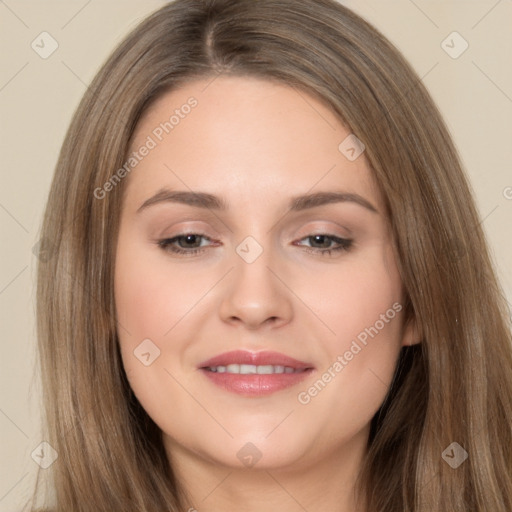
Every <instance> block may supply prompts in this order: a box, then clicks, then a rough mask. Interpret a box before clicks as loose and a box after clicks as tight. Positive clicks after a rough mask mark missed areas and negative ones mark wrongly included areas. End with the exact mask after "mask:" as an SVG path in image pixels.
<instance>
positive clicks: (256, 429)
mask: <svg viewBox="0 0 512 512" xmlns="http://www.w3.org/2000/svg"><path fill="white" fill-rule="evenodd" d="M191 96H193V97H194V98H196V99H197V102H198V103H197V106H196V107H195V108H193V109H191V111H190V113H189V114H188V115H186V116H184V117H183V118H182V119H181V118H180V122H179V124H178V125H176V126H175V127H174V129H173V130H172V131H170V133H169V134H164V137H163V138H162V141H158V144H157V145H156V147H155V148H154V149H152V150H151V151H150V152H149V154H148V155H147V156H145V157H144V158H143V159H142V161H141V162H140V163H138V164H137V166H136V167H135V168H134V169H133V170H132V171H131V173H130V174H129V175H128V176H127V177H126V178H125V180H127V182H126V183H124V184H123V185H126V189H125V191H124V203H123V208H122V212H121V224H120V231H119V238H118V245H117V255H116V266H115V300H116V308H117V314H118V320H119V323H120V325H122V326H123V327H124V329H120V330H119V341H120V347H121V353H122V358H123V364H124V368H125V370H126V373H127V376H128V379H129V382H130V385H131V387H132V388H133V390H134V392H135V394H136V396H137V398H138V399H139V401H140V403H141V404H142V406H143V407H144V409H145V410H146V411H147V413H148V414H149V415H150V416H151V418H152V419H153V420H154V421H155V423H156V424H157V425H158V426H159V427H160V428H161V429H162V431H163V434H164V443H165V447H166V451H167V454H168V457H169V458H170V460H171V462H172V465H173V468H174V471H175V473H176V475H177V477H178V480H179V481H180V482H182V485H183V488H184V490H185V492H186V494H187V498H186V500H187V501H186V503H185V505H186V508H185V510H188V508H189V507H190V508H192V507H195V508H196V509H197V510H199V511H218V510H240V511H247V512H252V511H259V512H260V511H261V510H281V511H284V512H287V511H294V512H295V511H303V510H304V509H307V510H308V511H316V510H318V511H320V510H339V511H341V512H343V511H355V510H361V509H360V508H359V509H358V508H356V505H355V504H354V500H353V490H354V484H355V477H356V475H357V471H358V469H359V468H360V465H361V460H362V458H363V457H364V454H365V449H366V443H367V438H368V433H369V423H370V420H371V418H372V417H373V415H374V414H375V412H376V411H377V410H378V408H379V407H380V405H381V404H382V402H383V400H384V398H385V396H386V393H387V391H388V388H389V385H390V383H391V380H392V376H393V372H394V369H395V365H396V361H397V357H398V355H399V352H400V349H401V347H402V346H403V345H408V344H412V343H415V342H416V341H417V340H418V336H417V333H416V331H415V326H414V323H409V324H407V327H404V325H403V324H404V321H403V320H404V318H403V311H401V312H399V313H397V314H396V316H394V318H393V319H392V320H389V321H388V322H387V323H384V327H383V328H382V329H380V330H379V331H378V334H377V335H375V336H374V337H373V338H368V342H367V345H366V346H364V347H363V348H362V350H360V351H359V352H358V353H357V354H356V355H354V356H353V358H352V359H351V360H350V361H347V364H346V365H345V366H344V367H343V370H342V371H339V372H337V373H336V372H335V375H336V376H335V377H334V378H332V379H331V381H330V382H329V383H328V384H327V385H326V386H325V387H324V388H323V389H322V390H321V391H320V392H318V393H317V394H316V396H314V397H312V398H311V400H310V401H309V402H308V403H300V402H299V400H298V394H299V393H300V392H304V391H305V390H306V391H307V390H308V388H310V387H311V386H312V385H313V384H314V383H315V382H316V381H317V380H318V379H319V378H321V377H322V374H324V372H326V371H327V370H328V368H329V367H331V368H332V366H333V363H334V362H335V361H336V360H337V358H338V356H340V355H343V354H344V353H345V352H346V351H347V350H349V349H350V346H351V343H352V342H353V341H354V340H356V339H357V336H358V335H359V334H360V333H361V332H362V331H364V330H365V328H369V327H370V326H374V325H375V323H376V321H377V320H379V318H381V316H380V315H382V314H385V313H386V311H387V310H389V309H390V308H392V305H393V304H394V303H398V304H403V303H404V298H405V296H404V291H403V287H402V283H401V280H400V275H399V273H398V269H397V265H396V261H395V256H394V251H393V242H392V239H391V236H390V233H389V231H388V228H387V223H386V218H385V215H384V203H383V198H382V197H381V195H380V193H379V190H378V188H377V187H376V185H375V183H374V181H373V177H372V174H371V171H370V169H369V167H368V163H367V161H366V159H365V156H364V153H363V154H362V155H361V156H360V157H359V158H357V159H356V160H354V161H350V160H349V159H347V158H346V157H345V155H344V154H342V152H340V150H339V149H338V146H339V144H340V143H341V142H342V141H343V140H344V139H345V138H346V137H347V136H348V135H349V134H350V131H349V130H348V129H347V128H345V127H344V126H343V125H342V124H341V123H340V121H339V120H338V119H337V117H336V116H335V115H334V113H333V112H332V111H331V110H330V109H329V108H328V107H327V106H326V105H324V104H323V102H321V101H319V100H318V99H315V98H314V97H312V96H310V95H307V94H306V93H304V92H300V93H299V92H298V91H297V90H295V89H293V88H291V87H287V86H285V85H280V84H276V83H272V82H270V81H266V80H261V79H256V78H248V77H225V76H224V77H218V78H217V79H215V80H213V81H212V79H211V78H210V79H205V80H203V79H201V80H196V81H192V82H189V83H188V84H186V85H185V86H182V87H181V88H180V89H178V90H174V91H172V92H170V93H167V94H166V95H164V96H162V97H161V98H160V99H159V100H158V101H157V102H156V103H154V104H153V106H152V107H151V108H150V109H149V110H148V111H147V112H146V113H145V115H144V116H143V117H142V119H141V120H140V122H139V124H138V126H137V129H136V132H135V136H134V139H133V141H132V146H131V151H136V150H137V148H140V146H141V145H142V144H144V142H145V141H146V140H147V137H148V135H149V136H151V135H152V133H154V132H153V131H154V130H155V128H156V127H158V126H159V125H160V123H162V122H163V121H165V120H167V119H169V115H170V113H172V112H173V111H174V110H175V109H176V108H180V106H182V105H183V104H185V103H186V102H187V100H188V98H190V97H191ZM152 137H153V138H154V139H155V141H157V139H156V137H155V136H154V135H153V136H152ZM162 187H168V188H171V189H173V190H174V189H175V190H185V191H190V190H193V191H202V192H208V193H211V194H215V195H218V196H222V197H223V198H224V200H225V201H226V202H227V203H228V205H229V207H228V210H227V211H225V212H221V211H215V210H213V209H204V208H198V207H193V206H189V205H184V204H178V203H171V202H161V203H158V204H154V205H153V206H149V207H147V208H145V209H143V210H142V211H140V212H138V213H137V209H138V208H139V207H140V206H141V205H142V203H143V202H144V201H146V200H147V199H148V198H149V197H151V196H152V195H153V194H155V193H156V192H157V191H159V190H160V189H161V188H162ZM334 190H337V191H338V190H343V191H345V192H350V193H353V194H358V195H360V196H362V197H363V198H365V199H366V200H367V201H369V202H370V203H371V204H372V205H373V206H374V207H375V208H376V210H377V212H372V211H370V210H368V209H366V208H364V207H362V206H360V205H358V204H355V203H353V202H343V203H341V202H340V203H332V204H327V205H322V206H318V207H315V208H312V209H309V210H305V211H300V212H291V211H289V209H288V202H289V200H290V198H291V197H292V196H296V195H300V194H305V193H312V192H319V191H334ZM183 232H186V233H196V234H197V233H198V234H202V235H205V236H206V237H208V238H209V239H205V238H199V239H196V245H195V246H194V245H192V247H196V246H199V245H200V246H201V249H203V252H202V253H199V254H195V255H192V256H186V255H179V254H173V253H171V252H169V250H167V251H166V250H164V249H163V248H161V247H159V245H158V243H157V242H158V241H159V240H162V239H166V238H167V239H168V238H172V237H175V236H177V235H179V234H182V233H183ZM312 234H328V235H332V236H337V237H340V238H349V239H353V245H352V247H351V248H350V249H349V250H348V251H339V252H335V251H333V252H332V253H331V255H328V254H320V252H316V253H314V252H308V250H309V251H312V250H314V249H315V248H316V249H317V250H320V249H323V248H325V247H327V248H334V247H337V246H338V244H337V243H336V242H335V241H332V240H329V239H327V241H323V242H322V241H320V242H318V241H316V242H315V239H311V238H308V237H310V236H311V235H312ZM247 236H251V237H253V238H254V239H255V240H256V241H257V242H258V243H259V245H260V246H261V248H262V249H263V252H262V254H261V255H260V256H259V257H258V258H257V259H256V260H255V261H254V262H252V263H247V262H246V261H245V260H244V259H242V258H241V257H240V256H239V254H238V253H237V252H236V248H237V246H238V245H239V244H240V243H241V242H242V241H243V240H244V239H245V238H246V237H247ZM197 240H198V241H197ZM210 240H211V241H210ZM193 243H194V242H192V244H193ZM188 244H189V245H187V241H186V240H183V239H182V240H181V242H175V243H174V246H175V247H176V246H178V247H180V248H182V249H184V250H187V247H191V242H188ZM188 250H191V249H188ZM251 250H253V249H251ZM148 338H149V339H150V340H151V341H152V343H154V345H155V346H157V347H158V348H159V350H160V356H159V357H158V358H156V359H155V360H154V362H152V363H151V364H150V365H149V366H145V365H144V364H142V363H141V361H140V360H139V359H138V358H137V357H135V356H134V350H136V349H137V347H138V346H139V345H140V343H141V342H142V340H144V339H148ZM359 345H361V344H360V343H359ZM234 349H246V350H249V351H254V352H257V351H261V350H273V351H277V352H281V353H283V354H286V355H289V356H291V357H294V358H296V359H299V360H301V361H306V362H309V363H311V365H312V366H314V367H315V370H314V372H313V373H312V374H311V375H310V376H309V377H308V378H307V380H305V381H303V382H301V383H300V384H298V385H297V386H293V387H291V388H288V389H285V390H281V391H278V392H276V393H274V394H271V395H269V396H265V397H245V396H240V395H237V394H234V393H231V392H229V391H225V390H223V389H220V388H219V387H217V386H215V385H214V384H212V383H211V382H210V381H209V379H207V378H206V377H205V376H204V375H203V374H202V373H201V371H200V370H198V365H199V363H201V362H202V361H205V360H206V359H208V358H210V357H213V356H215V355H218V354H221V353H223V352H226V351H230V350H234ZM249 442H250V443H252V444H253V445H254V446H255V447H256V449H257V452H258V453H259V454H260V455H261V458H260V460H258V462H257V463H256V464H255V465H254V466H252V467H248V466H246V465H244V464H243V463H242V462H241V460H240V459H239V457H238V456H237V453H239V451H240V450H241V449H242V448H243V447H244V446H246V444H247V443H249ZM244 449H245V450H248V448H247V447H246V448H244ZM242 453H245V452H242Z"/></svg>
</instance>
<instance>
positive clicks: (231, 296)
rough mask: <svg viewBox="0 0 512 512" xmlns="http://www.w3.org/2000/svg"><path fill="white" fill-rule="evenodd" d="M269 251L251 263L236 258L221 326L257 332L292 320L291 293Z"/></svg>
mask: <svg viewBox="0 0 512 512" xmlns="http://www.w3.org/2000/svg"><path fill="white" fill-rule="evenodd" d="M270 252H271V251H270V250H268V249H265V250H263V252H262V254H261V255H260V256H259V257H258V258H257V259H256V260H255V261H253V262H252V263H248V262H246V261H244V259H242V258H241V257H239V256H238V255H235V258H236V259H235V267H234V268H233V270H232V271H231V272H230V273H229V275H228V276H227V278H226V282H225V287H226V288H225V293H223V297H224V298H223V299H222V303H221V306H220V310H219V314H220V316H221V318H222V320H223V321H224V322H227V323H231V324H240V325H243V326H244V327H245V328H246V329H250V330H256V329H260V328H262V326H269V327H274V328H276V327H278V326H281V325H284V324H286V323H288V322H290V320H291V319H292V317H293V305H292V297H293V293H292V291H291V290H290V289H289V287H287V286H286V284H285V283H286V276H285V275H280V274H283V272H280V271H279V268H280V267H279V265H277V264H276V263H277V262H276V260H275V258H272V257H271V254H270Z"/></svg>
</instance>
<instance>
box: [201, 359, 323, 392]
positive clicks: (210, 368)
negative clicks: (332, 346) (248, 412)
mask: <svg viewBox="0 0 512 512" xmlns="http://www.w3.org/2000/svg"><path fill="white" fill-rule="evenodd" d="M198 369H199V370H201V371H202V372H203V373H204V375H205V376H206V377H208V378H209V380H210V381H211V382H213V383H214V384H216V385H217V386H220V387H222V388H224V389H226V390H228V391H231V392H234V393H237V394H240V395H244V396H262V395H267V394H270V393H274V392H276V391H279V390H282V389H285V388H288V387H290V386H293V385H296V384H298V383H299V382H300V381H302V380H303V379H304V378H306V377H307V376H308V375H309V374H310V373H311V372H313V371H314V367H313V365H312V364H310V363H307V362H304V361H299V360H297V359H295V358H293V357H289V356H286V355H284V354H280V353H278V352H269V351H263V352H249V351H245V350H235V351H232V352H226V353H224V354H220V355H218V356H215V357H212V358H211V359H208V360H207V361H203V362H202V363H200V364H199V366H198Z"/></svg>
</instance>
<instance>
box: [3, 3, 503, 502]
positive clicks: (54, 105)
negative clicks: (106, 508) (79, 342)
mask: <svg viewBox="0 0 512 512" xmlns="http://www.w3.org/2000/svg"><path fill="white" fill-rule="evenodd" d="M164 3H165V2H163V1H158V0H151V1H144V2H143V1H142V0H139V1H134V0H129V1H127V0H124V1H121V0H117V1H113V0H108V1H105V0H102V1H99V0H89V1H87V0H67V1H60V2H55V1H52V2H50V1H48V2H40V1H36V0H32V1H22V0H5V1H1V0H0V17H1V18H0V19H1V30H0V38H1V46H2V49H3V52H2V60H3V62H2V66H1V69H0V109H1V110H0V112H1V133H0V144H1V146H0V147H1V152H0V156H1V173H2V187H1V189H0V228H1V234H2V238H1V239H2V251H1V261H0V315H1V319H2V323H1V325H2V337H1V349H2V357H1V374H0V390H1V391H0V440H1V452H0V512H1V511H13V510H19V508H20V503H21V501H23V500H24V498H25V497H26V496H27V495H28V494H27V493H28V492H29V490H31V486H32V483H33V478H34V475H35V469H36V468H37V466H36V463H35V462H34V461H33V460H32V458H31V456H30V455H31V453H32V451H33V450H34V449H35V448H36V447H37V446H38V445H39V443H40V442H41V441H42V439H41V435H40V433H39V425H38V422H39V403H38V399H39V384H38V379H37V376H35V370H34V368H35V364H36V361H35V357H34V346H35V335H34V332H35V328H34V282H35V268H36V267H35V264H36V258H35V256H34V255H33V253H32V249H33V246H34V245H35V244H36V242H37V241H38V238H39V225H40V220H41V215H42V211H43V208H44V205H45V201H46V197H47V193H48V190H49V186H50V181H51V177H52V173H53V168H54V165H55V163H56V159H57V155H58V151H59V148H60V145H61V143H62V140H63V137H64V134H65V131H66V129H67V126H68V123H69V121H70V117H71V114H72V112H73V111H74V109H75V107H76V105H77V103H78V101H79V99H80V97H81V96H82V94H83V92H84V91H85V89H86V87H87V84H88V83H89V82H90V81H91V79H92V77H93V75H94V73H95V72H96V70H97V69H98V67H99V66H100V64H101V63H102V62H103V60H104V59H105V58H106V57H107V55H108V54H109V53H110V51H111V50H112V48H113V47H114V45H115V44H117V43H118V42H119V41H120V40H121V38H122V37H123V35H124V34H126V33H127V31H128V30H130V29H131V28H132V27H134V26H135V25H136V24H137V23H138V21H139V20H141V19H142V18H143V17H145V15H146V14H148V13H149V12H151V11H153V10H155V9H156V8H158V7H159V6H161V5H163V4H164ZM343 3H345V4H346V5H348V6H349V7H351V8H353V9H354V10H355V11H356V12H358V13H359V14H361V15H362V16H363V17H365V18H366V19H368V20H369V21H370V22H372V23H373V24H374V25H375V26H377V27H378V28H379V29H380V30H381V31H382V32H383V33H384V34H385V35H386V36H388V37H389V39H390V40H391V41H392V42H394V43H395V44H396V45H397V46H398V47H399V48H400V49H401V50H402V52H403V53H404V54H405V56H406V57H407V58H408V59H409V61H410V62H411V63H412V65H413V66H414V68H415V69H416V70H417V72H418V74H419V75H420V76H421V77H422V79H423V82H424V83H425V85H426V86H427V88H428V89H429V90H430V92H431V94H432V95H433V97H434V99H435V101H436V102H437V103H438V105H439V107H440V109H441V111H442V112H443V114H444V116H445V119H446V121H447V123H448V126H449V128H450V130H451V132H452V134H453V137H454V139H455V142H456V145H457V147H458V148H459V151H460V154H461V157H462V160H463V162H464V163H465V165H466V168H467V171H468V174H469V177H470V180H471V182H472V185H473V188H474V190H475V195H476V201H477V205H478V208H479V211H480V217H481V221H482V225H483V227H484V229H485V231H486V233H487V235H488V239H489V243H490V246H491V249H492V251H493V253H494V256H495V262H496V268H497V271H498V274H499V277H500V279H501V282H502V284H503V287H504V290H505V292H506V294H507V296H508V300H509V303H512V268H511V265H510V262H511V261H512V239H511V229H510V224H511V220H512V172H511V163H512V124H511V121H510V120H511V119H512V66H511V62H512V60H511V55H512V31H511V30H510V27H511V26H512V0H489V1H486V0H458V1H438V2H435V1H432V0H414V1H413V0H396V1H382V0H368V1H346V2H343ZM43 31H46V32H48V33H50V34H51V36H52V37H53V38H54V39H55V40H56V41H57V42H58V45H59V46H58V49H57V50H56V51H55V52H54V53H53V54H52V55H51V56H49V57H48V58H47V59H42V58H41V57H40V56H39V55H38V54H37V53H36V52H35V51H34V50H33V49H32V48H31V43H32V41H33V40H35V39H36V38H37V36H39V34H40V33H41V32H43ZM453 31H457V32H458V33H459V34H460V35H461V36H462V37H463V38H464V39H465V40H466V41H467V42H468V43H469V47H468V49H467V50H466V51H465V52H464V53H463V54H462V55H460V57H458V58H456V59H454V58H452V57H450V56H449V55H448V54H447V53H446V52H445V51H444V50H443V48H442V47H441V43H442V41H443V40H445V39H446V37H447V36H448V35H449V34H451V33H452V32H453ZM452 40H453V41H454V42H453V43H452V42H451V41H452ZM461 43H462V41H461V40H458V39H457V38H455V39H453V37H452V38H451V39H450V38H449V39H448V44H450V45H452V46H454V49H453V50H451V51H455V50H458V49H460V48H462V47H461V46H460V44H461Z"/></svg>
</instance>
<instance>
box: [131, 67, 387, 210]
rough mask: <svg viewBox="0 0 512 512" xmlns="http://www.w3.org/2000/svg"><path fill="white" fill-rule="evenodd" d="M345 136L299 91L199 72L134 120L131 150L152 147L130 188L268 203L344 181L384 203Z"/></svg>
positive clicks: (346, 133) (327, 110)
mask: <svg viewBox="0 0 512 512" xmlns="http://www.w3.org/2000/svg"><path fill="white" fill-rule="evenodd" d="M351 137H353V135H351V132H350V130H349V129H347V128H346V127H345V126H343V125H342V123H341V122H340V120H339V119H338V117H337V116H336V115H335V113H334V112H333V110H332V109H330V108H329V106H327V105H326V104H325V103H324V102H322V101H321V100H319V99H317V98H315V97H313V96H311V95H309V94H307V93H305V92H304V91H302V90H298V89H296V88H294V87H290V86H287V85H285V84H281V83H276V82H273V81H268V80H264V79H260V78H253V77H226V76H220V77H217V78H212V77H210V78H205V79H197V80H194V81H191V82H189V83H187V84H185V85H183V86H181V87H180V88H178V89H175V90H173V91H171V92H167V93H165V94H164V95H162V96H161V97H160V98H159V99H158V100H156V101H155V102H154V103H153V104H152V105H151V107H150V108H149V109H148V110H147V111H146V112H145V113H144V115H143V116H142V118H141V120H140V121H139V123H138V125H137V128H136V130H135V133H134V137H133V140H132V143H131V146H130V153H132V152H138V151H139V149H141V148H142V147H143V146H144V145H148V146H149V145H150V146H152V148H151V150H150V151H148V152H147V154H146V156H144V157H143V159H141V160H140V162H137V166H136V169H135V170H134V171H132V172H131V173H130V175H129V184H128V189H129V191H130V190H131V192H129V194H130V195H136V196H137V197H142V195H144V194H145V195H147V194H148V193H151V192H154V191H155V190H156V189H157V188H161V187H162V186H169V187H174V188H176V186H179V188H181V189H185V188H187V187H188V188H189V189H193V190H206V191H210V192H212V193H215V194H217V195H223V196H228V195H232V196H233V197H232V198H235V197H236V198H240V199H241V198H245V199H246V200H248V199H250V198H253V199H255V198H257V199H261V200H265V201H269V200H271V199H272V198H274V197H276V198H277V196H278V195H279V194H280V195H283V194H286V195H298V194H303V193H305V192H308V191H310V192H315V191H316V190H317V189H318V190H320V189H321V190H326V189H327V190H328V189H334V188H336V189H339V188H343V189H344V190H346V191H347V192H353V193H364V194H365V195H366V196H367V197H368V199H371V200H372V201H373V203H374V204H376V206H377V207H381V206H382V198H381V196H380V193H379V191H378V188H377V187H376V184H375V182H374V180H373V176H372V172H371V170H370V168H369V166H368V163H367V161H366V158H365V155H364V152H363V153H362V154H361V155H360V156H359V157H358V158H356V159H355V160H354V159H353V158H349V157H351V156H353V154H354V152H353V151H352V153H350V152H349V153H347V151H346V150H347V148H348V149H351V146H354V144H353V143H352V139H351ZM347 141H348V142H347ZM355 149H356V150H358V148H357V147H356V148H355ZM356 155H357V153H356ZM227 185H229V186H227ZM379 209H380V208H379Z"/></svg>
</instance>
